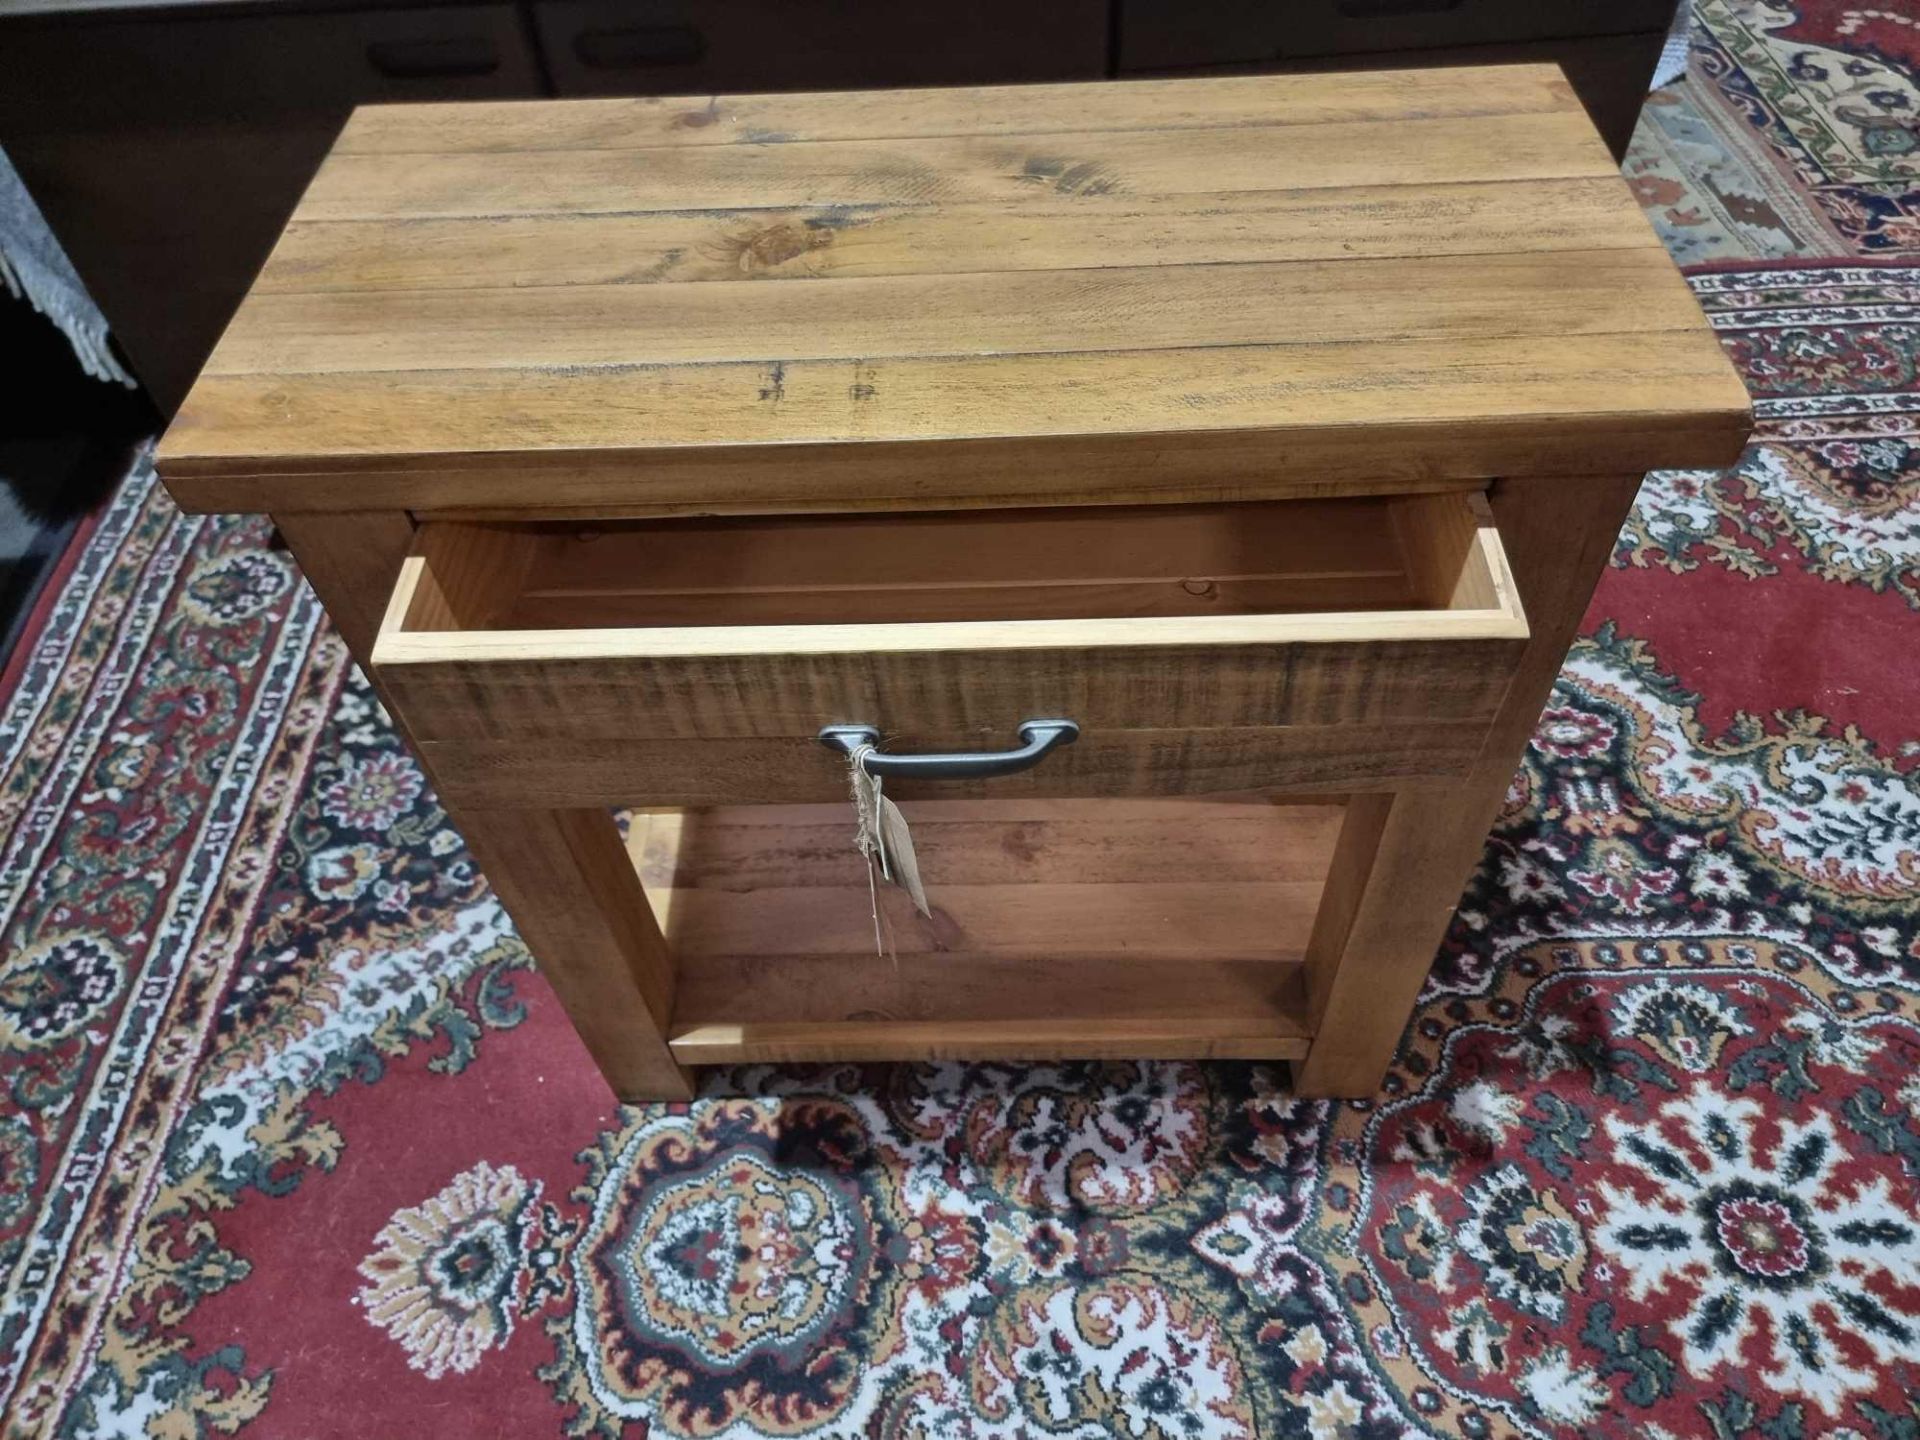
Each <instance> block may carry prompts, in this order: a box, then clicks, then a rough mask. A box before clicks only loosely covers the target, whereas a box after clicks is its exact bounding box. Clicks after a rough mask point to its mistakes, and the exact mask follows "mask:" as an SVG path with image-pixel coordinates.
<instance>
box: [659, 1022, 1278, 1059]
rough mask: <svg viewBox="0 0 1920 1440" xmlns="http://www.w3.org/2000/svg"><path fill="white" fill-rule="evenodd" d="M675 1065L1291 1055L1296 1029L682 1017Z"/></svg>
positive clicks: (671, 1042) (671, 1039) (674, 1044)
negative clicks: (746, 1021) (691, 1021)
mask: <svg viewBox="0 0 1920 1440" xmlns="http://www.w3.org/2000/svg"><path fill="white" fill-rule="evenodd" d="M667 1044H668V1047H669V1048H670V1049H671V1050H672V1051H673V1053H674V1057H675V1058H676V1059H678V1060H679V1061H680V1062H681V1063H682V1064H683V1065H736V1064H749V1063H758V1064H792V1063H798V1062H804V1061H834V1060H1298V1059H1301V1058H1302V1057H1304V1056H1305V1055H1306V1053H1307V1037H1305V1036H1304V1035H1280V1034H1277V1033H1259V1032H1257V1031H1255V1030H1254V1029H1253V1028H1252V1027H1251V1026H1248V1025H1245V1024H1235V1023H1234V1022H1230V1021H1223V1020H1216V1021H1186V1022H1174V1021H1136V1022H1130V1023H1129V1022H1122V1021H1114V1020H1106V1021H1093V1022H1087V1021H1070V1020H1059V1021H1027V1022H1008V1021H997V1020H996V1021H989V1022H985V1023H975V1024H967V1023H963V1022H959V1021H941V1022H936V1023H930V1024H912V1023H908V1024H900V1023H881V1022H867V1021H856V1022H852V1023H848V1024H833V1023H831V1022H806V1021H801V1022H796V1023H790V1024H781V1023H777V1022H776V1023H771V1024H763V1025H725V1024H715V1025H692V1026H687V1027H685V1028H683V1029H678V1030H675V1031H674V1032H673V1033H672V1034H671V1035H669V1036H668V1039H667Z"/></svg>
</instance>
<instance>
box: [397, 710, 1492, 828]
mask: <svg viewBox="0 0 1920 1440" xmlns="http://www.w3.org/2000/svg"><path fill="white" fill-rule="evenodd" d="M1485 739H1486V722H1485V721H1484V720H1477V719H1469V720H1450V721H1406V720H1395V721H1392V722H1389V723H1386V724H1374V725H1369V724H1339V725H1318V726H1306V725H1293V726H1273V725H1260V726H1251V727H1244V728H1239V729H1196V728H1192V727H1186V728H1176V729H1170V730H1105V731H1098V732H1085V733H1083V734H1082V735H1081V738H1080V739H1079V740H1078V741H1076V742H1075V743H1074V744H1073V745H1072V746H1070V747H1068V748H1066V749H1063V750H1060V751H1057V752H1056V753H1055V754H1053V755H1050V756H1048V757H1047V761H1046V763H1045V764H1044V765H1040V766H1037V767H1036V768H1034V769H1032V770H1028V771H1024V772H1022V773H1020V774H1018V775H1006V776H1001V777H999V778H997V779H993V780H941V781H918V782H916V781H889V782H888V784H887V791H888V793H889V794H897V795H898V796H899V797H900V798H903V799H911V798H915V797H918V796H969V795H980V796H1050V797H1059V798H1071V797H1088V796H1103V795H1105V796H1129V795H1138V796H1148V795H1217V794H1237V793H1243V792H1259V793H1262V794H1281V795H1286V794H1294V795H1298V794H1323V793H1326V792H1328V791H1342V792H1345V791H1375V790H1383V789H1407V788H1419V787H1422V786H1434V785H1440V784H1444V783H1446V782H1447V781H1449V780H1457V779H1459V778H1461V777H1463V776H1465V775H1466V774H1467V773H1468V772H1469V771H1470V770H1471V769H1472V767H1473V764H1474V761H1475V759H1476V758H1477V757H1478V755H1479V753H1480V748H1481V745H1482V744H1483V743H1484V741H1485ZM890 743H892V744H894V745H896V746H897V747H899V748H901V749H907V750H961V749H978V748H980V747H982V746H985V747H988V748H993V747H1005V746H1010V745H1012V744H1013V743H1014V736H1013V734H1012V732H1011V730H1010V729H1009V728H1007V727H1004V726H1003V727H1001V728H1000V729H999V730H997V731H994V732H991V733H975V734H951V733H948V734H943V733H939V732H926V731H921V732H918V733H915V732H900V731H894V732H891V733H890ZM418 745H419V749H420V752H421V754H422V755H424V756H425V757H427V759H428V763H429V764H430V765H431V766H432V769H433V776H434V784H435V787H436V788H437V790H438V791H439V793H440V795H441V797H442V798H443V799H444V800H447V801H449V802H455V803H466V804H473V805H486V806H507V807H514V806H539V805H548V804H552V805H640V804H646V805H731V804H742V803H749V802H755V801H765V802H780V803H794V804H803V803H809V802H815V801H831V800H837V799H840V798H841V797H842V796H844V795H845V793H846V788H847V775H846V765H845V762H844V760H841V759H839V758H838V757H836V756H835V755H834V754H833V753H832V752H830V751H828V750H827V749H826V748H825V747H824V746H822V745H821V744H820V743H819V742H818V741H817V740H816V739H815V738H814V737H813V736H811V735H804V736H803V735H794V736H786V737H765V738H751V737H748V738H738V737H736V738H721V739H713V738H709V739H699V740H689V739H641V738H634V737H632V736H627V737H623V738H617V739H611V740H571V741H568V742H567V743H566V744H552V743H547V742H539V741H536V742H531V743H530V742H527V741H524V740H472V739H465V740H449V741H441V740H425V741H420V742H418Z"/></svg>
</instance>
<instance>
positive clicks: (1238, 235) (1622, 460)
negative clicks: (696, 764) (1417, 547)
mask: <svg viewBox="0 0 1920 1440" xmlns="http://www.w3.org/2000/svg"><path fill="white" fill-rule="evenodd" d="M459 113H460V112H458V111H449V110H446V109H444V108H442V107H408V108H393V107H389V108H387V109H384V110H379V111H369V112H366V113H364V114H362V115H361V116H359V117H357V118H356V119H355V121H354V122H353V123H352V124H351V125H350V126H349V127H348V130H347V132H346V135H345V137H344V138H343V140H342V143H341V144H340V146H339V147H338V148H337V150H336V152H335V153H334V154H333V156H332V157H331V158H330V159H329V160H328V162H327V163H326V164H325V165H324V166H323V167H322V169H321V172H320V174H319V175H318V176H317V177H316V178H315V181H314V183H313V186H312V187H311V189H310V190H309V192H308V193H307V195H306V197H305V199H304V200H303V201H302V203H301V205H300V207H299V210H298V211H297V212H296V214H295V216H294V218H293V221H292V222H291V226H290V229H289V231H288V233H287V235H286V237H285V240H284V242H283V244H282V245H281V246H280V247H279V250H278V251H277V252H276V254H275V256H274V258H273V260H272V261H271V262H270V263H269V265H268V267H267V271H266V273H265V275H264V276H263V278H262V281H261V283H260V285H259V286H257V287H256V289H255V291H254V293H253V294H251V295H250V296H249V298H248V300H247V302H246V303H245V304H244V305H243V306H242V307H241V311H240V313H239V314H238V315H237V316H236V317H235V320H234V322H233V324H232V325H231V327H230V328H229V329H228V331H227V334H226V336H225V337H224V338H223V340H222V342H221V344H220V346H219V348H218V349H217V350H216V352H215V354H214V356H213V357H212V359H211V360H210V362H209V365H208V368H207V371H206V373H205V374H204V375H203V377H202V379H201V381H200V383H199V384H198V385H197V386H196V387H195V390H194V393H193V394H192V396H190V397H189V400H188V402H187V404H186V405H185V407H184V408H183V409H182V411H181V413H180V415H179V417H178V418H177V420H176V422H175V424H174V426H173V428H172V429H171V430H170V431H169V433H168V435H167V437H166V438H165V440H164V441H163V443H162V445H161V447H160V452H159V462H158V463H159V466H160V470H161V473H162V475H163V477H164V478H165V479H166V481H167V483H168V484H169V485H170V487H172V488H173V489H174V491H175V493H176V494H177V495H178V496H179V497H180V499H181V500H182V502H183V503H185V504H187V505H189V506H192V507H195V508H205V509H214V508H243V507H249V506H256V505H264V506H267V507H269V508H272V509H274V510H276V511H298V510H304V509H320V510H326V509H361V510H364V509H369V508H383V507H392V508H405V509H409V510H412V511H415V512H417V513H420V512H433V511H443V510H459V509H465V510H484V509H487V508H489V507H495V506H513V505H523V506H525V505H531V506H535V507H538V506H550V507H553V508H556V509H563V508H575V507H594V506H605V507H609V508H612V509H615V510H624V511H625V512H626V513H635V512H636V511H641V512H644V511H654V512H656V513H671V512H673V511H675V510H676V509H678V510H680V511H682V512H684V511H685V510H686V509H687V508H689V507H699V506H707V507H711V508H713V509H714V510H716V511H718V512H728V511H742V510H745V511H752V510H761V511H767V510H791V509H800V510H806V509H831V508H834V507H845V508H869V507H873V506H876V505H888V506H891V505H896V504H898V505H905V506H913V505H916V504H918V505H924V504H928V503H934V504H938V503H942V502H945V503H950V504H956V505H964V504H969V503H974V502H976V501H977V500H978V499H979V498H980V497H982V496H990V497H1003V498H1006V499H1009V500H1014V501H1017V500H1018V497H1021V496H1023V495H1024V496H1027V497H1030V500H1031V499H1039V500H1052V501H1053V502H1054V503H1059V502H1060V501H1062V500H1068V501H1071V502H1073V503H1090V502H1101V501H1112V502H1119V501H1141V500H1143V501H1148V502H1153V503H1158V502H1160V501H1163V500H1182V501H1185V500H1192V499H1196V498H1238V497H1251V496H1262V495H1273V496H1279V495H1298V494H1308V493H1322V494H1324V493H1335V492H1337V491H1338V490H1339V489H1341V488H1342V487H1351V486H1356V485H1359V486H1367V487H1372V486H1376V485H1380V486H1385V487H1386V488H1397V489H1406V490H1419V489H1423V488H1430V487H1432V486H1434V485H1435V484H1436V482H1444V481H1447V480H1453V479H1466V480H1471V479H1484V478H1485V477H1487V476H1490V475H1497V474H1510V473H1591V472H1592V471H1593V470H1594V469H1596V468H1605V469H1617V470H1622V471H1624V470H1627V469H1631V468H1635V467H1637V466H1641V465H1655V464H1659V465H1688V466H1691V465H1716V464H1721V463H1725V462H1726V461H1727V460H1729V459H1731V458H1732V457H1733V455H1734V454H1735V453H1737V450H1738V448H1739V445H1740V443H1741V442H1742V440H1743V439H1744V436H1745V434H1746V432H1747V429H1748V426H1749V416H1748V406H1747V401H1746V397H1745V394H1744V391H1743V390H1742V389H1741V388H1740V385H1739V382H1738V380H1737V378H1735V376H1734V374H1733V372H1732V369H1731V367H1730V365H1729V364H1728V362H1727V360H1726V359H1725V357H1724V356H1723V355H1722V353H1721V351H1720V348H1719V346H1718V343H1717V342H1716V341H1715V340H1714V338H1713V336H1712V334H1711V333H1710V331H1709V330H1708V329H1707V327H1706V325H1705V323H1704V321H1703V320H1702V318H1701V316H1700V314H1699V311H1698V308H1697V306H1695V304H1694V302H1693V300H1692V298H1691V296H1690V294H1689V293H1688V292H1687V290H1686V287H1685V286H1684V285H1683V284H1682V283H1681V282H1680V280H1679V279H1678V277H1677V276H1676V274H1675V273H1674V271H1673V269H1672V266H1671V263H1670V262H1669V261H1668V259H1667V258H1666V256H1665V254H1664V252H1662V251H1661V250H1660V248H1659V247H1658V245H1657V244H1656V243H1655V242H1654V239H1653V237H1652V235H1651V232H1650V231H1649V230H1648V229H1647V227H1646V225H1645V222H1644V221H1643V220H1642V218H1641V216H1640V214H1639V210H1638V207H1637V206H1636V205H1635V204H1634V202H1633V200H1632V198H1631V197H1630V196H1629V195H1628V194H1627V192H1626V190H1625V187H1624V186H1623V185H1622V184H1621V182H1620V179H1619V177H1618V175H1617V173H1616V172H1615V170H1614V167H1613V164H1612V161H1611V159H1610V158H1609V157H1608V156H1607V154H1606V152H1605V149H1604V147H1603V146H1602V145H1601V144H1600V142H1599V140H1598V138H1597V137H1596V136H1595V135H1594V133H1593V130H1592V127H1591V125H1590V123H1589V122H1588V121H1587V119H1586V118H1585V116H1584V114H1583V113H1582V112H1581V111H1580V109H1579V107H1578V104H1577V103H1576V102H1575V101H1574V100H1573V99H1572V97H1571V94H1570V92H1569V91H1568V90H1567V89H1566V87H1565V84H1564V82H1563V81H1562V80H1561V79H1560V78H1559V77H1558V76H1557V75H1556V74H1555V73H1554V72H1552V71H1550V70H1547V69H1543V68H1539V67H1533V68H1528V67H1518V68H1515V69H1511V70H1503V71H1473V70H1449V71H1429V72H1421V73H1397V74H1396V73H1380V74H1374V75H1370V76H1363V77H1352V76H1339V77H1331V76H1329V77H1286V78H1264V77H1245V78H1241V79H1235V80H1230V81H1217V82H1212V81H1172V82H1164V83H1154V84H1138V83H1134V84H1096V85H1080V86H1064V87H1012V88H1002V89H997V90H971V91H969V90H953V91H945V92H925V93H923V94H921V95H919V96H911V95H891V96H889V95H884V94H883V95H810V96H809V95H801V96H754V97H736V98H728V97H717V98H716V97H700V98H699V99H697V100H662V101H612V102H605V103H601V102H589V103H587V104H584V105H564V104H560V105H553V104H544V105H532V106H520V107H512V106H508V107H491V108H488V109H486V110H484V111H476V112H474V114H473V116H472V119H471V121H470V122H469V123H465V124H463V123H462V122H461V121H460V120H459V118H458V117H459ZM496 126H497V129H495V128H493V127H496ZM769 276H773V277H788V278H793V279H796V280H798V279H802V278H804V279H806V280H808V281H809V282H810V283H805V284H799V283H794V284H786V283H781V284H765V283H759V282H761V281H762V280H763V279H765V278H767V277H769ZM502 469H506V470H509V471H510V472H511V473H510V474H506V475H503V474H501V473H500V471H501V470H502ZM535 472H537V473H538V474H539V476H540V481H539V483H538V484H537V485H536V484H531V483H529V480H528V477H530V476H531V475H532V474H534V473H535Z"/></svg>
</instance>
